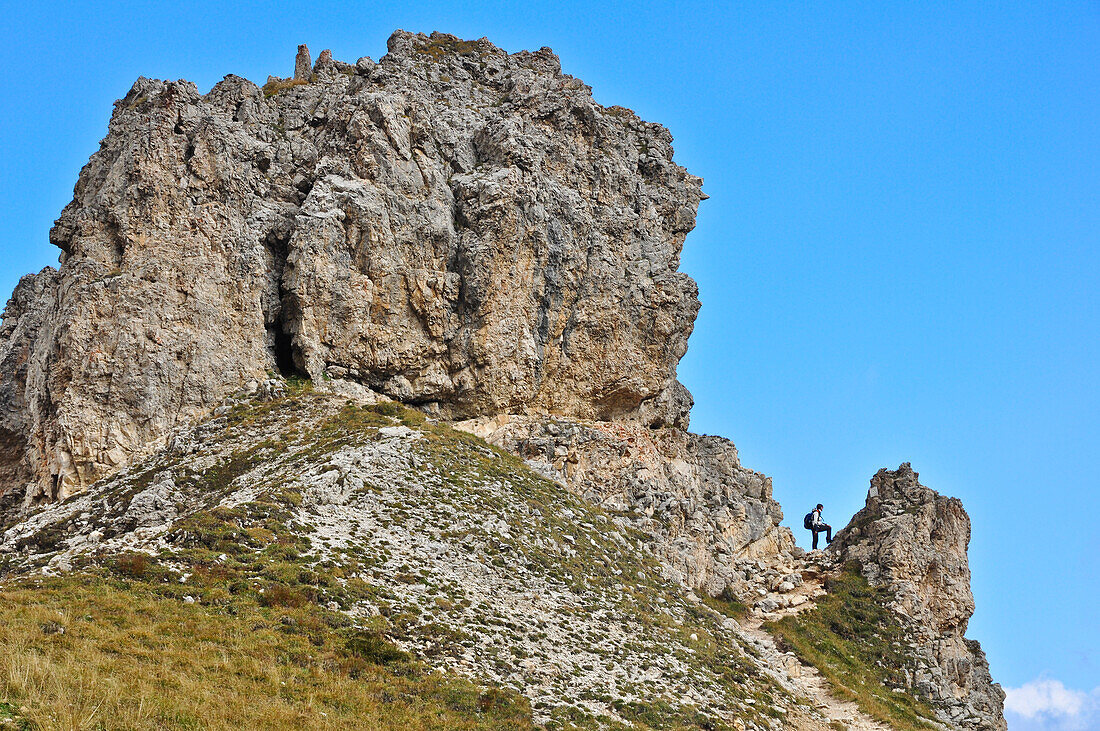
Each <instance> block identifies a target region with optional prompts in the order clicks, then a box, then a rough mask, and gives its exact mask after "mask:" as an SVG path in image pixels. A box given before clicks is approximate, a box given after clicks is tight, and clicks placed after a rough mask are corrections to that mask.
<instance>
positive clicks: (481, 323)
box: [0, 31, 704, 501]
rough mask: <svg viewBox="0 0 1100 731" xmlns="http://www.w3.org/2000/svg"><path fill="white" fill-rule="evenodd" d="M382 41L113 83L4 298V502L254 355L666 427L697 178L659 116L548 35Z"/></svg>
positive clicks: (72, 477)
mask: <svg viewBox="0 0 1100 731" xmlns="http://www.w3.org/2000/svg"><path fill="white" fill-rule="evenodd" d="M389 48H390V52H389V53H388V54H387V55H386V56H385V57H383V58H382V59H381V60H380V61H379V62H378V63H374V62H373V61H371V60H370V59H367V58H364V59H360V60H359V61H358V62H357V63H356V64H355V65H351V64H347V63H342V62H339V61H335V60H333V59H332V58H331V55H330V54H325V53H323V54H321V57H320V58H318V61H317V63H316V64H315V65H314V67H313V68H312V69H311V70H309V71H308V74H307V69H308V67H309V51H308V49H307V48H305V47H304V46H303V47H301V48H299V52H298V56H297V58H296V62H295V75H294V77H293V78H291V79H280V78H272V79H270V80H269V82H268V83H267V84H266V85H265V86H264V87H263V88H262V89H261V88H260V87H258V86H256V85H255V84H253V83H251V82H249V81H247V80H245V79H242V78H240V77H237V76H227V77H226V78H225V79H224V80H223V81H221V82H219V83H218V84H217V85H216V86H215V87H214V88H213V89H212V90H211V91H210V92H208V93H207V94H200V93H199V92H198V90H197V89H196V88H195V86H194V85H193V84H191V83H190V82H185V81H177V82H169V81H158V80H151V79H144V78H142V79H138V81H137V82H136V83H135V84H134V86H133V88H132V89H131V90H130V92H129V93H128V94H127V95H126V96H125V97H124V98H123V99H122V100H120V101H119V102H118V103H116V105H115V110H114V114H113V116H112V119H111V123H110V127H109V131H108V135H107V137H106V138H105V139H104V140H103V142H102V144H101V146H100V149H99V151H97V152H96V153H95V154H94V155H93V156H92V158H91V160H90V161H89V162H88V164H87V165H86V166H85V168H84V169H83V170H82V171H81V175H80V179H79V181H78V182H77V185H76V189H75V194H74V198H73V201H72V202H71V203H70V204H69V205H68V206H66V208H65V210H64V211H63V212H62V214H61V217H60V218H59V219H58V221H57V223H56V225H55V226H54V228H53V230H52V231H51V233H50V240H51V241H52V242H53V243H54V244H55V245H57V246H58V247H59V248H60V249H61V250H62V255H61V266H60V269H59V270H58V271H57V272H56V273H54V272H52V271H51V272H44V273H43V274H41V275H39V277H38V278H36V280H35V281H33V282H25V283H24V284H22V285H21V286H20V291H19V292H17V295H16V298H15V299H16V300H18V301H19V302H24V301H25V300H28V298H30V299H31V300H33V301H30V302H28V303H26V304H19V305H13V306H12V307H9V309H8V311H7V312H6V314H5V317H4V330H3V332H4V333H5V334H6V335H5V337H4V338H3V340H0V360H2V361H3V362H4V364H5V368H4V370H3V371H2V375H0V390H2V391H3V392H4V393H8V394H11V396H10V398H9V399H7V402H6V403H7V404H8V408H6V409H5V411H4V413H3V415H2V417H0V448H2V451H0V464H2V465H3V467H0V469H2V470H3V472H4V473H5V474H11V475H12V476H13V477H14V479H13V482H15V483H16V484H18V485H20V487H21V486H22V485H24V484H30V485H31V487H30V488H29V490H27V493H26V494H27V496H28V499H29V500H32V501H33V500H37V499H56V498H61V497H65V496H66V495H69V494H72V493H73V492H75V491H79V490H81V489H83V488H84V487H85V486H87V485H88V484H90V483H91V482H93V481H95V480H96V479H99V478H100V477H102V476H104V475H106V474H109V473H111V472H112V471H114V470H117V469H118V468H120V467H121V466H122V465H124V464H126V463H127V462H128V461H129V460H130V459H131V458H132V457H133V455H135V454H137V453H139V452H140V451H141V450H143V449H144V448H145V447H146V446H147V445H151V444H154V443H156V442H157V441H158V440H161V439H163V438H164V437H165V436H166V435H167V434H168V433H169V432H170V431H171V430H172V429H173V428H175V427H177V426H179V425H181V424H185V423H188V422H192V421H194V420H195V419H197V418H200V417H201V416H203V415H204V414H206V413H209V411H210V410H212V409H213V408H214V407H216V406H217V404H218V403H220V401H221V400H222V399H223V398H225V396H227V395H228V394H230V393H232V392H234V391H236V390H238V389H240V388H241V387H242V386H244V385H246V384H248V383H249V382H258V381H260V380H263V379H264V378H265V377H266V374H267V373H274V372H282V373H283V374H286V375H291V374H300V375H302V376H308V377H310V378H312V379H314V380H315V381H317V382H319V383H320V382H332V383H334V384H335V386H334V387H336V386H340V385H342V386H344V387H345V388H347V389H360V390H366V391H369V392H375V393H379V394H383V395H385V396H387V397H390V398H393V399H397V400H400V401H403V402H406V403H410V404H416V405H418V406H420V407H421V408H423V409H425V410H426V411H428V412H429V413H434V414H438V415H442V416H447V417H456V418H458V417H475V416H480V415H485V414H497V413H549V414H559V415H563V416H574V417H580V418H587V419H597V420H606V419H628V420H634V421H637V422H638V423H642V424H645V425H651V426H660V425H680V426H684V425H686V424H687V418H688V409H689V408H690V405H691V399H690V396H689V395H688V393H687V391H686V390H685V389H684V388H683V386H681V385H680V384H679V383H678V382H677V381H676V378H675V375H676V364H677V362H678V361H679V359H680V357H681V356H682V355H683V354H684V352H685V350H686V348H687V339H688V336H689V335H690V333H691V329H692V325H693V322H694V318H695V314H696V312H697V310H698V307H699V303H698V299H697V297H696V287H695V284H694V282H692V280H691V279H690V278H689V277H688V276H687V275H685V274H683V273H681V272H679V271H678V266H679V254H680V248H681V246H682V244H683V240H684V236H685V235H686V234H687V232H688V231H690V230H691V228H692V227H693V226H694V221H695V211H696V207H697V205H698V203H699V201H700V200H701V199H702V198H703V197H704V196H703V194H702V192H701V189H700V186H701V181H700V180H699V178H696V177H694V176H691V175H689V174H688V173H687V172H686V171H685V170H684V169H683V168H681V167H680V166H679V165H676V164H675V163H674V162H673V160H672V147H671V136H670V135H669V133H668V131H667V130H666V129H664V128H663V127H661V126H660V125H655V124H650V123H647V122H644V121H642V120H640V119H638V117H637V116H635V115H634V114H633V113H632V112H630V111H629V110H627V109H623V108H621V107H610V108H605V107H602V106H600V105H599V104H597V103H595V102H594V101H593V99H592V95H591V90H590V89H589V87H587V86H586V85H584V84H583V83H581V82H580V81H578V80H576V79H574V78H573V77H571V76H568V75H563V74H562V73H561V70H560V64H559V62H558V59H557V57H556V56H554V54H553V53H551V52H550V51H549V49H541V50H539V51H536V52H533V53H529V52H521V53H515V54H508V53H506V52H504V51H502V50H501V49H499V48H497V47H496V46H494V45H492V44H491V43H489V42H488V41H486V40H484V39H482V40H479V41H463V40H460V39H457V38H455V37H454V36H449V35H445V34H439V33H434V34H432V35H431V36H425V35H422V34H411V33H405V32H402V31H398V32H397V33H395V34H394V35H393V36H392V37H391V38H390V41H389ZM32 293H33V296H32ZM9 484H10V483H9Z"/></svg>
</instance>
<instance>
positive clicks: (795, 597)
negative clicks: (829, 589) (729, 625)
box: [741, 560, 890, 731]
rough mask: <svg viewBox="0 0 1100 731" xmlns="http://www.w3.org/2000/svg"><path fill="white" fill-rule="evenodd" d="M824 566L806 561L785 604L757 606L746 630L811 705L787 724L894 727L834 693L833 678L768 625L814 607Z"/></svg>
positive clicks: (864, 730)
mask: <svg viewBox="0 0 1100 731" xmlns="http://www.w3.org/2000/svg"><path fill="white" fill-rule="evenodd" d="M822 576H823V572H822V570H821V567H820V566H818V565H816V564H815V563H813V562H812V560H809V561H806V562H805V564H804V566H803V583H802V585H801V586H798V587H795V588H794V589H793V590H792V591H789V592H786V594H785V595H784V597H785V600H784V603H785V604H787V606H785V607H777V608H776V609H775V610H774V611H772V612H768V613H764V612H760V611H758V610H754V611H753V612H752V614H750V615H749V616H748V617H747V618H746V619H745V620H744V621H743V622H742V623H741V627H742V631H743V633H744V634H745V636H746V637H747V638H748V639H749V640H750V641H752V643H753V644H754V645H755V646H756V648H757V650H759V651H760V652H761V654H763V655H764V656H765V657H767V659H768V662H769V664H770V665H772V666H773V667H776V668H783V669H784V670H785V671H786V672H785V674H777V677H776V680H777V681H779V682H780V683H781V684H782V685H783V686H784V687H786V688H787V690H789V691H790V692H791V693H793V694H794V695H795V696H796V697H800V698H804V699H806V700H807V701H808V705H807V706H805V708H804V710H801V711H799V712H797V713H794V714H791V716H789V717H788V718H787V727H788V728H791V729H796V730H798V731H820V730H821V729H826V728H837V729H847V730H848V731H890V727H889V726H887V725H885V724H882V723H880V722H879V721H876V720H875V719H873V718H871V717H870V716H868V715H867V714H866V713H864V712H863V711H861V710H860V709H859V706H857V705H856V704H855V703H853V702H851V701H845V700H841V699H840V698H837V697H835V696H834V695H832V692H831V689H830V687H829V681H827V680H826V679H825V677H824V676H823V675H822V674H821V673H820V672H818V670H817V668H815V667H813V666H812V665H805V664H803V663H802V662H801V661H799V660H798V658H797V657H795V656H794V654H793V653H788V652H783V651H782V650H780V649H779V647H778V646H777V645H776V642H775V638H774V637H772V635H771V634H769V633H768V632H767V631H766V630H765V629H764V628H763V624H764V622H767V621H773V620H777V619H781V618H782V617H786V616H790V615H793V614H798V613H799V612H803V611H806V610H808V609H811V608H813V607H814V606H816V605H815V603H814V600H815V599H817V598H818V597H820V596H822V595H823V594H824V593H825V588H824V586H823V585H822Z"/></svg>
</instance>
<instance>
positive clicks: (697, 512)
mask: <svg viewBox="0 0 1100 731" xmlns="http://www.w3.org/2000/svg"><path fill="white" fill-rule="evenodd" d="M458 426H459V428H462V429H467V430H469V431H471V432H473V433H475V434H477V435H478V436H481V437H483V438H485V439H486V440H488V441H489V442H491V443H493V444H496V445H498V446H501V447H503V448H505V449H507V450H508V451H510V452H512V453H513V454H516V455H518V456H520V457H522V458H523V459H525V460H526V461H527V464H528V465H529V466H530V467H532V468H533V469H535V470H536V471H538V472H539V473H541V474H543V475H545V476H547V477H549V478H551V479H554V480H557V481H559V482H561V483H562V484H564V485H566V486H567V487H569V489H570V490H571V491H572V492H574V493H576V494H578V495H581V496H582V497H584V498H585V499H587V500H589V501H591V502H593V503H596V504H597V505H601V506H603V507H606V508H608V509H611V510H615V511H616V512H620V513H625V514H630V515H633V516H634V525H635V527H637V528H638V529H639V530H642V531H644V532H646V533H648V534H650V535H652V536H654V538H656V540H657V546H656V548H655V552H656V553H657V554H658V556H659V557H660V558H661V559H662V561H663V562H664V564H665V565H666V566H667V567H668V571H669V574H670V575H671V578H674V579H675V580H677V581H679V582H681V583H683V584H685V585H687V586H690V587H692V588H695V589H700V590H703V591H705V592H706V593H708V594H710V595H712V596H713V595H717V594H719V593H720V592H721V591H722V590H723V589H725V588H727V587H729V588H730V589H731V591H732V592H733V593H734V594H738V595H745V594H747V586H746V582H747V580H748V579H749V578H752V577H754V576H756V575H757V574H759V573H760V572H761V571H762V567H760V566H758V565H757V559H761V558H766V559H768V560H769V561H770V560H772V559H776V558H778V557H781V556H783V555H786V556H787V558H789V557H790V556H789V554H790V552H791V551H792V549H794V547H795V546H794V537H793V536H792V535H791V532H790V530H789V529H787V528H783V527H780V525H779V524H780V521H781V520H782V519H783V512H782V511H781V510H780V508H779V504H778V503H776V502H775V501H774V500H773V499H772V484H771V478H768V477H765V476H764V475H762V474H760V473H758V472H753V471H752V470H749V469H746V468H745V467H742V466H741V462H740V460H739V459H738V456H737V449H736V447H734V445H733V444H732V443H731V442H730V441H728V440H726V439H723V438H721V437H710V436H700V435H698V434H689V433H687V432H684V431H682V430H680V429H656V430H654V429H648V428H644V427H639V426H637V425H633V424H623V423H618V422H579V421H572V420H564V419H553V420H547V419H539V418H532V417H523V416H507V415H504V416H498V417H487V418H483V419H478V420H472V421H468V422H464V423H460V424H459V425H458Z"/></svg>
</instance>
